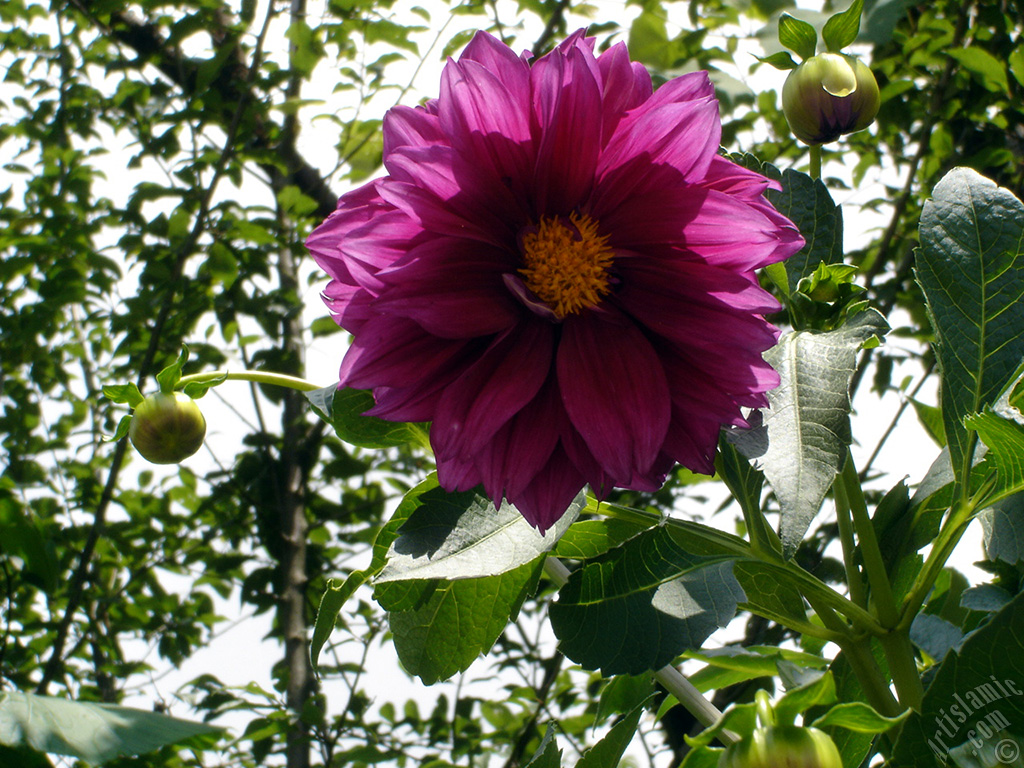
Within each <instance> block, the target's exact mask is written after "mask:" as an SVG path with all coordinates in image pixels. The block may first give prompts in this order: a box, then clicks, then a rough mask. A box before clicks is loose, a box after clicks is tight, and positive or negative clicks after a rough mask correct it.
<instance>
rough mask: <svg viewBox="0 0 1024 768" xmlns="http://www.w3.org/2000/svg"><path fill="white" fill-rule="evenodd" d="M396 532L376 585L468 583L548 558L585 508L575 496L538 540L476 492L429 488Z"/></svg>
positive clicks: (516, 517) (509, 509) (513, 514)
mask: <svg viewBox="0 0 1024 768" xmlns="http://www.w3.org/2000/svg"><path fill="white" fill-rule="evenodd" d="M419 502H420V504H419V506H418V508H417V509H416V510H415V511H414V512H413V513H412V514H411V515H410V516H409V518H408V519H407V520H406V521H405V523H404V524H403V525H402V527H401V529H400V530H399V531H398V537H397V538H396V539H395V540H394V542H392V544H391V547H390V549H389V550H388V554H387V562H386V564H385V565H384V568H383V569H382V570H381V572H380V573H379V574H378V576H377V580H376V581H377V584H383V583H386V582H389V581H409V580H426V579H472V578H481V577H485V576H496V575H498V574H500V573H505V572H506V571H511V570H513V569H515V568H518V567H520V566H522V565H524V564H526V563H530V562H532V561H534V560H535V559H536V558H537V557H539V556H541V555H543V554H545V553H547V552H549V551H550V550H551V549H552V547H554V546H555V542H557V541H558V538H559V537H560V536H561V535H562V533H563V532H564V531H565V530H566V528H568V527H569V526H570V525H571V524H572V523H573V521H575V520H576V518H577V516H578V515H579V513H580V510H581V509H583V506H584V504H585V503H586V497H585V496H584V494H582V493H580V494H579V495H578V496H577V497H576V499H575V500H574V501H573V503H572V504H571V505H570V506H569V509H568V510H566V512H565V513H564V514H563V515H562V517H561V518H560V519H559V520H558V522H556V523H555V524H554V525H553V526H552V527H551V528H550V529H549V530H548V531H547V533H546V534H545V535H543V536H541V535H540V533H538V532H537V529H536V528H534V527H533V526H532V525H530V523H528V522H527V521H526V519H525V518H524V517H523V516H522V515H521V514H520V513H519V511H518V510H517V509H516V508H515V507H514V506H512V505H511V504H509V503H508V502H507V501H504V500H503V501H502V502H501V506H500V507H499V508H498V509H497V510H495V508H494V502H493V501H491V500H490V499H488V498H487V497H486V496H484V495H482V494H481V493H480V492H478V491H464V492H462V493H448V492H447V491H445V490H444V489H443V488H433V489H431V490H429V491H426V492H425V493H422V494H421V495H420V496H419Z"/></svg>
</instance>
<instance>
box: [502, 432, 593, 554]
mask: <svg viewBox="0 0 1024 768" xmlns="http://www.w3.org/2000/svg"><path fill="white" fill-rule="evenodd" d="M583 485H584V480H583V476H582V475H580V473H579V472H578V471H577V470H576V467H575V466H573V463H572V462H571V461H569V458H568V457H567V456H566V454H565V451H564V450H562V448H561V446H559V447H558V448H556V449H555V451H554V453H553V454H552V455H551V457H550V458H549V459H548V461H547V463H546V464H545V465H544V468H543V469H542V470H541V471H540V472H538V473H537V474H536V475H535V476H534V478H533V480H532V481H531V482H530V484H529V485H528V486H526V487H525V488H524V489H523V490H522V491H521V492H519V493H517V494H515V495H514V496H509V497H508V500H509V502H510V503H511V504H513V505H514V506H515V507H516V509H518V510H519V512H520V513H521V514H522V516H523V517H525V518H526V520H527V521H528V522H529V523H530V524H531V525H533V526H534V527H536V528H537V530H538V531H540V532H541V533H542V534H543V533H546V532H547V530H548V528H550V527H551V526H552V525H554V524H555V523H556V522H558V520H559V518H561V517H562V515H563V514H565V511H566V510H567V509H568V508H569V505H570V504H572V500H573V499H574V498H576V494H577V493H579V492H580V490H581V489H582V488H583Z"/></svg>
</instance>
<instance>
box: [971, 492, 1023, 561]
mask: <svg viewBox="0 0 1024 768" xmlns="http://www.w3.org/2000/svg"><path fill="white" fill-rule="evenodd" d="M979 517H980V518H981V526H982V530H983V532H984V533H983V538H982V541H983V543H984V546H985V556H986V557H987V558H988V559H989V560H1001V561H1003V562H1004V563H1009V564H1010V565H1016V564H1017V563H1020V562H1021V561H1024V494H1019V493H1018V494H1015V495H1013V496H1010V497H1009V498H1007V499H1003V500H1002V501H997V502H996V503H995V504H993V505H992V506H991V507H990V508H989V509H986V510H985V511H984V512H982V513H981V515H979Z"/></svg>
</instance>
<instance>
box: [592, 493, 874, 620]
mask: <svg viewBox="0 0 1024 768" xmlns="http://www.w3.org/2000/svg"><path fill="white" fill-rule="evenodd" d="M587 512H590V513H594V514H600V515H605V516H606V517H614V518H616V519H619V520H625V521H628V522H632V523H637V524H639V525H642V526H645V527H649V526H651V525H655V524H662V523H663V524H665V525H670V526H672V527H673V528H677V529H679V530H681V531H685V532H686V533H688V534H689V535H690V536H692V537H693V538H694V539H695V540H698V541H703V542H705V543H707V544H710V545H711V546H713V547H715V548H716V549H717V550H718V551H719V552H720V553H721V554H725V555H729V556H732V557H736V558H742V559H744V560H756V561H757V562H759V563H761V564H762V565H763V566H765V567H767V568H770V569H772V570H774V571H776V572H777V573H778V574H779V575H780V576H782V577H784V578H788V579H789V581H790V583H792V584H793V586H795V587H796V588H797V589H799V590H800V591H801V592H802V593H803V594H804V596H805V597H806V598H807V599H808V600H810V599H811V598H812V597H813V598H814V599H815V600H818V601H820V602H822V603H824V604H825V605H828V606H830V607H831V608H833V609H835V610H836V611H837V612H839V613H840V614H842V615H843V616H845V617H846V618H847V619H849V620H850V621H851V622H852V623H853V625H854V626H855V627H856V628H857V629H860V630H863V631H866V632H871V633H874V634H882V633H884V632H885V631H886V630H885V628H883V627H882V625H881V624H879V623H878V619H877V618H875V617H874V616H873V615H872V614H871V613H870V612H869V611H866V610H864V609H863V608H861V607H860V606H859V605H857V604H856V603H854V602H852V601H851V600H848V599H847V598H845V597H843V596H842V595H840V594H839V593H838V592H836V591H835V590H834V589H832V588H831V587H829V586H828V585H827V584H825V583H823V582H821V581H820V580H818V579H817V578H815V577H814V576H812V575H811V574H809V573H808V572H807V571H805V570H804V569H803V568H801V567H800V566H799V565H797V564H796V563H794V562H793V561H792V560H784V559H782V557H781V556H775V555H773V554H772V553H763V552H762V553H755V552H754V551H753V549H751V547H750V544H748V543H747V542H746V541H744V540H743V539H741V538H740V537H738V536H733V535H731V534H728V533H725V532H724V531H719V530H716V529H714V528H709V527H708V526H706V525H701V524H700V523H691V522H689V521H687V520H678V519H676V518H673V517H670V518H667V519H665V518H662V517H661V515H658V514H656V513H654V512H645V511H643V510H639V509H632V508H630V507H624V506H622V505H620V504H609V503H607V502H601V503H600V504H598V503H597V502H594V501H591V502H590V503H589V504H588V507H587ZM771 618H772V619H773V620H775V617H771ZM808 626H810V625H808ZM792 629H798V627H792ZM799 629H800V631H804V630H803V628H799ZM814 629H815V630H816V631H818V632H819V633H820V632H821V630H820V629H818V628H814ZM829 639H833V640H834V639H835V638H829Z"/></svg>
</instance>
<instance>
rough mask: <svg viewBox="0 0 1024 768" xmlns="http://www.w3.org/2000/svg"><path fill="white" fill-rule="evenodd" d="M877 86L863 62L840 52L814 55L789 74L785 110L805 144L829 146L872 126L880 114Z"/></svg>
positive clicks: (783, 88)
mask: <svg viewBox="0 0 1024 768" xmlns="http://www.w3.org/2000/svg"><path fill="white" fill-rule="evenodd" d="M879 101H880V100H879V94H878V83H877V82H876V81H875V76H874V75H873V74H871V70H870V69H868V68H867V67H866V66H865V65H864V63H863V62H861V61H859V60H857V59H855V58H853V57H852V56H846V55H844V54H841V53H821V54H818V55H817V56H812V57H811V58H809V59H807V61H805V62H804V63H803V64H801V65H800V66H798V67H797V68H796V69H794V70H793V71H792V72H790V73H789V77H787V78H786V83H785V85H783V86H782V111H783V113H785V115H786V121H787V122H788V123H789V127H790V129H791V130H792V131H793V133H794V134H795V135H796V137H797V138H798V139H800V141H802V142H804V143H805V144H811V145H814V144H828V143H829V142H830V141H835V140H836V139H838V138H839V137H840V136H842V135H844V134H847V133H853V132H854V131H860V130H862V129H864V128H867V127H868V126H869V125H871V121H872V120H874V119H875V115H877V114H878V105H879Z"/></svg>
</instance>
